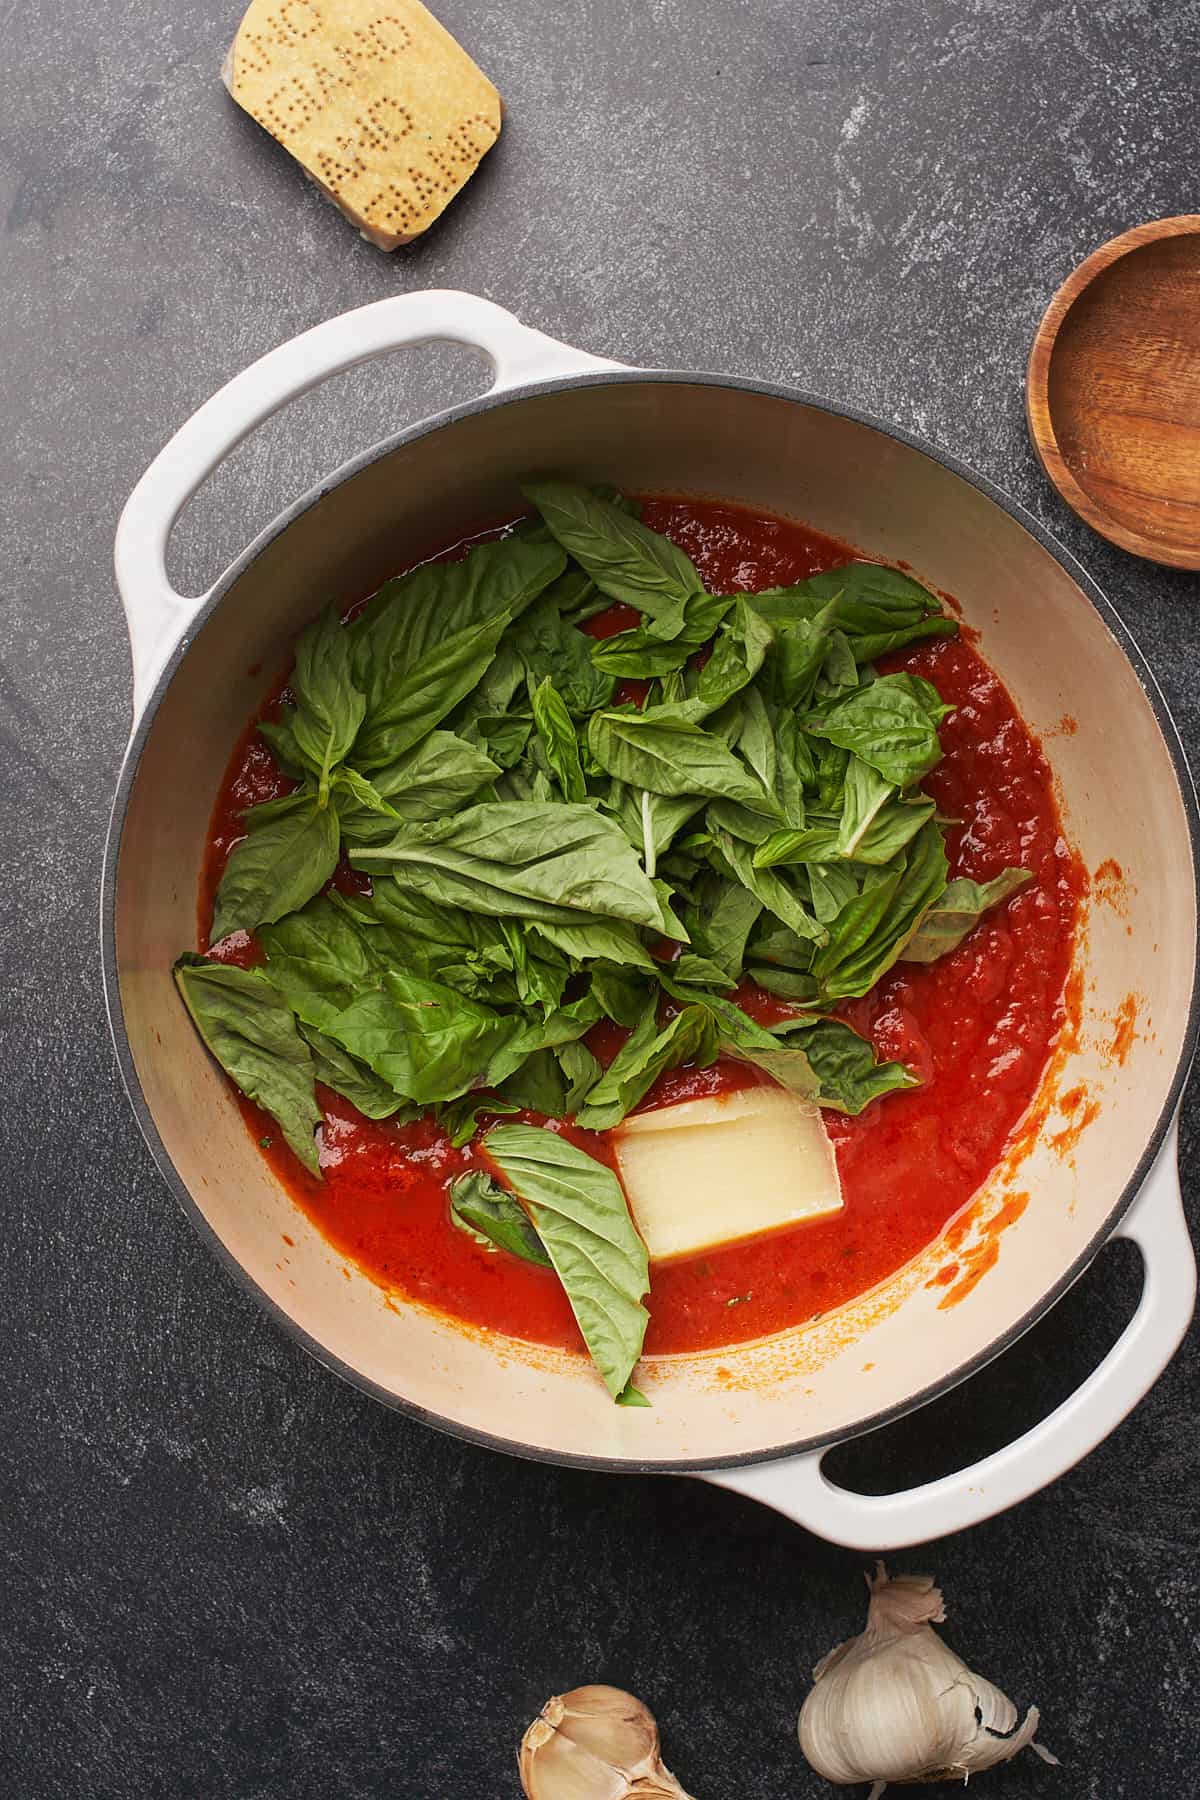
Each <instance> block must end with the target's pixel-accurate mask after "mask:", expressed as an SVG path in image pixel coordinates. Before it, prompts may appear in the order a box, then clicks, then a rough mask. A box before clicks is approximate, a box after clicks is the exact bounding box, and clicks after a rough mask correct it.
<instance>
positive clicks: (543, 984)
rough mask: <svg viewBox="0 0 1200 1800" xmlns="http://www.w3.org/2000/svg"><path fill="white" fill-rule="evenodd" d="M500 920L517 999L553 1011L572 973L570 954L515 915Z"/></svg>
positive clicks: (546, 1011) (527, 1005)
mask: <svg viewBox="0 0 1200 1800" xmlns="http://www.w3.org/2000/svg"><path fill="white" fill-rule="evenodd" d="M498 924H499V927H500V931H501V933H502V935H503V938H504V942H505V945H506V947H507V949H508V954H509V957H510V958H511V962H512V971H513V977H514V981H515V984H516V990H517V999H518V1000H519V1001H520V1003H521V1005H522V1006H524V1007H535V1006H538V1007H541V1009H542V1012H543V1013H551V1012H553V1011H554V1009H555V1008H556V1007H557V1006H558V1005H559V1003H560V1001H561V1000H562V997H563V989H564V988H565V987H566V985H567V980H568V977H569V976H570V974H571V969H570V965H569V964H568V962H567V959H566V957H565V956H563V955H561V954H560V952H559V951H558V950H557V949H556V948H555V946H554V945H552V944H549V943H547V942H545V941H544V940H542V939H538V938H535V937H534V935H533V934H532V932H531V931H530V930H528V929H527V928H526V927H525V926H523V925H520V924H518V923H517V921H516V920H515V919H500V920H499V921H498Z"/></svg>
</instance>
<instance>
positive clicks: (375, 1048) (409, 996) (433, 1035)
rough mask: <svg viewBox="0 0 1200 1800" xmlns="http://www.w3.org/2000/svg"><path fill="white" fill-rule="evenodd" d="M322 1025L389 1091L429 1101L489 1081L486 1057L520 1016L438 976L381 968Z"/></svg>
mask: <svg viewBox="0 0 1200 1800" xmlns="http://www.w3.org/2000/svg"><path fill="white" fill-rule="evenodd" d="M323 1029H324V1030H325V1032H326V1033H327V1035H328V1036H329V1037H331V1038H333V1039H334V1040H335V1042H336V1043H339V1044H340V1045H341V1046H342V1048H343V1049H344V1050H348V1051H349V1052H350V1054H351V1056H356V1057H357V1058H358V1060H359V1061H360V1062H365V1063H366V1064H367V1065H368V1066H369V1067H370V1068H372V1069H374V1071H375V1073H376V1074H377V1075H379V1076H381V1077H382V1079H383V1080H384V1081H386V1082H387V1083H388V1085H389V1086H390V1087H392V1088H394V1089H395V1091H396V1093H398V1094H401V1095H403V1097H404V1098H405V1099H406V1100H415V1101H417V1102H419V1103H420V1104H422V1105H430V1104H432V1103H433V1102H435V1101H442V1100H453V1099H456V1098H457V1096H458V1095H459V1094H463V1093H466V1091H467V1089H468V1088H472V1087H478V1086H484V1085H487V1086H491V1085H492V1083H491V1082H490V1081H487V1079H486V1077H487V1073H488V1070H489V1068H490V1067H491V1065H492V1061H493V1059H494V1058H495V1056H496V1054H497V1052H498V1051H499V1050H500V1049H501V1047H502V1046H503V1045H504V1044H506V1043H508V1042H510V1041H511V1040H513V1039H514V1038H515V1037H516V1036H517V1035H518V1034H519V1032H520V1030H521V1022H520V1020H519V1019H516V1018H506V1017H504V1016H502V1015H501V1014H499V1013H497V1012H495V1011H494V1010H493V1009H492V1008H491V1007H489V1006H484V1005H483V1004H482V1003H481V1002H479V1001H478V1000H471V999H469V998H468V997H467V996H466V995H465V994H461V993H460V992H459V991H458V990H457V988H452V987H449V986H447V985H446V983H444V982H440V981H434V980H432V979H431V978H429V977H428V976H421V975H413V974H410V973H409V972H408V971H401V970H394V969H389V970H388V971H387V972H386V973H385V974H384V975H383V976H382V978H381V981H380V985H379V987H377V988H374V989H370V990H368V991H366V992H364V993H360V994H359V995H357V997H356V998H355V999H353V1000H352V1001H351V1002H350V1004H349V1006H347V1007H346V1008H345V1010H344V1011H342V1012H340V1013H338V1014H337V1016H336V1017H335V1018H333V1019H330V1020H329V1022H328V1024H327V1025H325V1026H324V1027H323Z"/></svg>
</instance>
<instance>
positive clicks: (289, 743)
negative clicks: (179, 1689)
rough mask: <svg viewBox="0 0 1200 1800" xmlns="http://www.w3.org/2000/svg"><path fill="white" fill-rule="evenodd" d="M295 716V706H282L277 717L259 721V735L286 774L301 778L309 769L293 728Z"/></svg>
mask: <svg viewBox="0 0 1200 1800" xmlns="http://www.w3.org/2000/svg"><path fill="white" fill-rule="evenodd" d="M295 716H296V709H295V707H293V706H281V707H280V709H279V717H278V718H277V719H260V720H259V721H258V735H259V737H260V738H262V739H263V740H264V742H265V743H266V744H267V746H268V748H269V749H270V751H271V754H272V756H273V757H274V758H275V761H276V762H277V763H278V764H279V766H280V768H281V769H282V770H283V772H284V774H285V775H291V776H294V777H296V778H300V777H302V776H304V775H305V774H307V772H308V771H307V769H306V767H305V763H304V757H303V755H302V754H301V750H300V746H299V744H298V743H297V742H296V733H295V732H294V731H293V729H292V721H293V720H294V718H295Z"/></svg>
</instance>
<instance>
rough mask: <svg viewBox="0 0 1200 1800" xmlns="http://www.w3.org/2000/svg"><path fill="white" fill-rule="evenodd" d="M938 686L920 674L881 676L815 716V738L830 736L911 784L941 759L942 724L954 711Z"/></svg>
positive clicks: (888, 776) (889, 777)
mask: <svg viewBox="0 0 1200 1800" xmlns="http://www.w3.org/2000/svg"><path fill="white" fill-rule="evenodd" d="M953 710H954V709H953V707H949V706H943V705H942V702H941V699H940V697H939V695H938V692H937V689H936V688H935V687H933V685H932V684H931V683H930V682H928V681H923V680H922V679H921V677H920V676H919V675H908V674H900V675H881V676H880V677H879V679H878V680H877V681H872V682H870V683H869V684H868V686H866V687H863V688H859V689H858V690H857V692H856V693H853V694H851V695H850V697H849V699H847V700H842V701H841V702H840V703H839V704H838V705H836V706H834V707H833V708H832V710H831V711H829V712H827V713H825V714H824V715H823V716H822V717H820V718H810V719H809V721H808V725H807V729H808V732H809V734H810V736H812V737H816V738H824V739H826V740H827V741H828V742H829V743H832V744H836V745H838V746H839V747H840V748H841V749H843V750H849V751H852V752H853V754H854V755H855V756H858V757H860V758H861V759H862V761H863V762H865V763H869V764H870V766H871V767H872V768H873V769H876V770H878V772H879V774H880V775H882V776H883V779H884V780H885V781H889V782H891V783H892V785H893V786H895V787H898V788H903V787H908V786H910V785H911V784H912V783H913V782H915V781H919V780H920V779H921V777H922V776H923V775H928V773H929V771H930V770H931V769H932V768H934V767H936V765H937V764H938V763H939V762H940V761H941V757H942V746H941V744H940V742H939V740H938V730H937V728H938V726H939V724H940V723H941V721H942V720H943V719H944V718H945V717H946V715H947V713H949V712H952V711H953Z"/></svg>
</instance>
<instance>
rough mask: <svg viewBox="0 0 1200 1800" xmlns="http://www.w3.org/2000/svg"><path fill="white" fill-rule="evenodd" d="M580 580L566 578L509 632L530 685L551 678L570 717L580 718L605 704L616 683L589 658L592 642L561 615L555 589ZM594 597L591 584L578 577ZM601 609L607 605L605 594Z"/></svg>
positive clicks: (552, 588) (557, 583)
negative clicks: (579, 716) (573, 715)
mask: <svg viewBox="0 0 1200 1800" xmlns="http://www.w3.org/2000/svg"><path fill="white" fill-rule="evenodd" d="M576 579H579V578H578V577H575V576H572V575H564V576H562V577H561V579H560V580H558V581H556V582H555V583H554V586H553V587H551V588H549V589H548V590H547V592H546V593H545V594H543V596H542V598H541V599H540V600H539V601H538V602H537V603H536V605H534V606H531V607H530V608H529V611H528V612H527V613H525V615H524V617H523V618H522V619H521V622H520V624H519V625H518V626H517V627H516V629H515V631H514V633H513V643H514V644H515V646H516V648H517V651H518V653H519V655H520V657H521V660H522V662H523V663H524V665H525V671H526V675H527V678H528V681H529V684H530V687H531V688H533V687H536V686H537V685H538V684H539V683H540V682H542V681H544V680H546V679H549V680H550V681H552V682H553V683H554V686H555V688H556V689H557V691H558V693H559V694H560V695H561V696H562V700H563V704H564V705H565V706H566V709H567V711H568V712H569V713H572V714H575V715H581V714H584V713H590V712H595V710H596V708H597V707H599V706H607V705H608V703H609V701H610V700H611V699H612V696H613V689H614V687H615V686H616V679H615V677H614V676H613V675H611V674H609V673H608V672H607V671H606V670H605V668H604V665H603V664H601V663H598V662H597V661H596V660H595V659H594V656H593V640H592V639H591V638H589V637H585V636H584V634H583V632H582V631H580V630H579V629H578V627H577V626H575V625H573V624H571V623H570V621H569V620H568V619H566V618H564V617H563V614H562V612H561V610H560V598H559V590H561V589H562V588H563V587H564V586H565V584H567V583H568V582H571V581H573V580H576ZM582 579H583V580H584V584H585V586H586V587H587V588H588V589H590V590H591V591H592V592H593V593H596V592H597V591H598V590H596V589H595V587H594V585H593V583H592V582H590V581H588V580H587V578H586V577H583V578H582ZM599 605H600V606H607V605H608V601H607V599H606V598H605V596H604V595H602V594H601V595H600V597H599Z"/></svg>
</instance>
